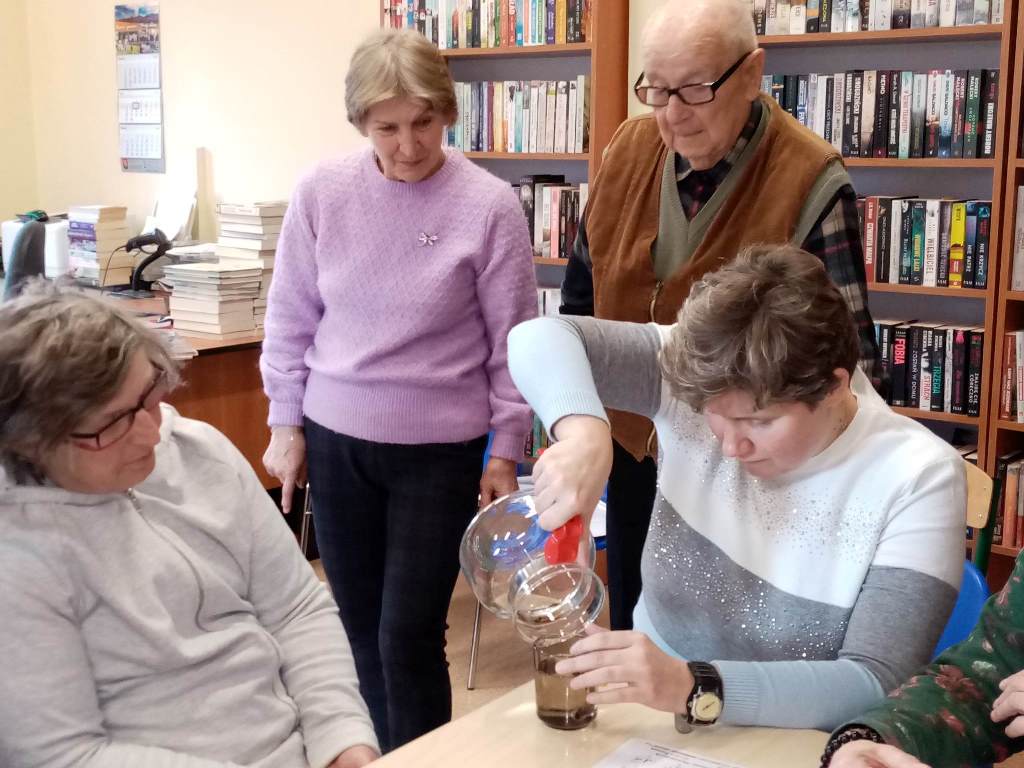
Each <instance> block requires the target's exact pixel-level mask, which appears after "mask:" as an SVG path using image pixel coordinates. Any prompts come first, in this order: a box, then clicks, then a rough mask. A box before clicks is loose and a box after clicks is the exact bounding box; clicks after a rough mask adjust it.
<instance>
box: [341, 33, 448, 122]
mask: <svg viewBox="0 0 1024 768" xmlns="http://www.w3.org/2000/svg"><path fill="white" fill-rule="evenodd" d="M404 97H408V98H414V99H421V100H422V101H425V102H426V103H427V104H429V105H430V107H431V109H433V110H434V111H435V112H438V113H440V114H442V115H444V116H445V117H446V118H449V119H450V120H451V121H453V122H454V120H455V119H456V118H457V117H458V114H459V107H458V102H457V101H456V99H455V86H454V85H453V84H452V76H451V74H450V73H449V72H448V64H447V63H446V62H445V60H444V57H443V56H441V54H440V52H438V50H437V47H436V46H435V45H434V44H433V43H431V42H430V41H429V40H427V39H426V38H425V37H424V36H423V35H421V34H420V33H419V32H416V31H415V30H412V29H382V30H380V31H378V32H375V33H373V34H372V35H370V36H369V37H368V38H366V40H364V41H363V42H362V43H361V44H360V46H359V47H358V48H356V51H355V53H353V54H352V61H351V63H350V64H349V68H348V74H347V75H345V109H346V111H347V112H348V121H349V122H350V123H352V125H354V126H355V127H356V128H359V129H360V130H361V129H362V127H363V122H364V121H365V120H366V113H367V112H369V111H370V107H372V106H373V105H374V104H378V103H380V102H382V101H387V100H388V99H393V98H404Z"/></svg>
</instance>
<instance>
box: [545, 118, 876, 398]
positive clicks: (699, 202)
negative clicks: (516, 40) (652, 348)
mask: <svg viewBox="0 0 1024 768" xmlns="http://www.w3.org/2000/svg"><path fill="white" fill-rule="evenodd" d="M762 109H763V108H762V106H761V102H760V100H755V101H754V102H753V104H752V105H751V109H750V116H749V117H748V118H747V122H746V124H745V125H744V126H743V130H742V131H741V132H740V137H739V139H737V140H736V144H735V146H733V148H732V149H731V150H730V151H729V153H728V154H727V155H726V156H725V157H723V158H722V159H721V160H719V161H718V162H717V163H715V165H713V166H712V167H711V168H708V169H707V170H704V171H695V170H694V169H693V168H691V167H690V164H689V163H688V162H687V160H686V159H685V158H683V157H682V156H680V155H679V154H678V153H677V154H676V156H675V163H676V181H677V185H678V190H679V201H680V202H681V203H682V206H683V210H684V211H685V212H686V216H687V218H688V219H691V220H692V219H693V217H694V216H696V215H697V213H698V212H699V211H700V209H701V208H703V207H704V206H705V205H706V204H707V202H708V201H709V200H710V199H711V197H712V195H714V193H715V190H716V189H718V187H719V185H720V184H721V183H722V181H723V180H724V179H725V177H726V176H728V175H729V172H730V171H731V170H732V167H733V164H734V163H735V162H736V160H737V159H738V158H739V156H740V153H741V152H742V151H743V149H744V148H745V147H746V146H747V143H748V142H749V141H750V138H751V137H752V136H753V135H754V132H755V131H756V130H757V125H758V122H759V121H760V119H761V110H762ZM860 238H861V235H860V218H859V216H858V215H857V195H856V193H855V192H854V191H853V187H851V186H850V185H849V184H847V185H846V186H844V187H842V188H841V189H840V190H839V191H838V192H837V193H836V197H835V202H834V203H833V204H832V206H831V207H830V208H828V209H827V210H826V211H825V213H823V214H822V216H821V218H820V219H818V221H817V222H816V223H815V225H814V226H813V227H811V231H810V232H809V233H808V234H807V238H806V239H805V240H804V242H803V243H802V245H801V247H802V248H803V249H804V250H805V251H807V252H808V253H813V254H814V255H815V256H817V257H818V258H819V259H821V261H822V263H823V264H824V265H825V269H826V271H827V272H828V274H829V277H831V278H832V282H834V283H835V284H836V287H838V288H839V292H840V293H842V295H843V298H844V299H846V304H847V306H849V308H850V312H851V313H852V314H853V319H854V321H855V322H856V324H857V332H858V335H859V337H860V349H861V352H860V358H861V367H862V368H863V370H864V372H865V373H866V374H867V375H868V378H870V379H871V380H872V382H873V383H874V385H875V388H876V389H880V390H881V389H882V388H883V382H882V381H881V361H880V359H879V354H878V344H877V342H876V340H875V326H874V322H873V321H872V319H871V313H870V312H869V311H868V306H867V285H866V279H865V274H864V253H863V251H862V250H861V239H860ZM561 312H562V314H565V315H592V314H594V282H593V275H592V274H591V262H590V247H589V244H588V242H587V233H586V231H585V228H584V226H583V221H582V219H581V221H580V227H579V232H578V233H577V237H576V242H575V243H574V244H573V253H572V258H571V259H570V260H569V264H568V266H567V267H566V271H565V279H564V280H563V282H562V307H561Z"/></svg>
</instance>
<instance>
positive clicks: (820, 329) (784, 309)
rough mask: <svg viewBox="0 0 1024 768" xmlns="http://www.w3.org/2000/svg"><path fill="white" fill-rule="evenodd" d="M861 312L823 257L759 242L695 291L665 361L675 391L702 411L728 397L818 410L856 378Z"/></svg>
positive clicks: (665, 351) (666, 349)
mask: <svg viewBox="0 0 1024 768" xmlns="http://www.w3.org/2000/svg"><path fill="white" fill-rule="evenodd" d="M859 357H860V343H859V337H858V335H857V328H856V325H855V323H854V320H853V315H852V314H851V313H850V309H849V307H848V306H847V304H846V301H845V300H844V299H843V296H842V294H841V293H840V292H839V289H838V288H836V286H835V284H834V283H833V282H832V281H831V279H829V276H828V274H827V273H826V271H825V267H824V266H823V265H822V263H821V260H820V259H818V257H816V256H813V255H811V254H809V253H807V252H806V251H802V250H800V249H799V248H797V247H796V246H793V245H754V246H750V247H748V248H746V249H744V250H743V251H742V252H741V253H740V254H739V255H738V256H737V257H736V258H735V259H734V260H733V261H731V262H729V263H727V264H726V265H725V266H723V267H721V268H720V269H719V270H718V271H716V272H712V273H710V274H708V275H705V277H704V279H703V280H701V281H700V282H698V283H697V284H696V285H694V287H693V289H692V290H691V292H690V296H689V298H688V299H687V300H686V302H685V303H684V304H683V307H682V309H681V310H679V318H678V324H677V325H676V326H675V328H673V330H672V334H671V336H670V338H669V341H668V342H667V344H666V345H665V347H664V349H663V351H662V356H661V368H662V372H663V374H664V376H665V379H666V380H667V381H668V383H669V386H670V387H671V389H672V392H673V394H674V395H675V396H676V397H678V398H679V399H680V400H683V401H684V402H685V403H687V404H688V405H689V406H690V407H691V408H693V409H694V410H696V411H702V410H703V409H704V406H705V405H706V404H707V402H708V401H709V400H711V399H712V398H714V397H716V396H718V395H721V394H724V393H726V392H729V391H733V390H739V391H743V392H746V393H747V394H749V395H750V396H751V397H752V398H753V399H754V402H755V403H756V405H757V407H758V408H764V407H765V406H768V405H771V404H773V403H782V402H801V403H804V404H806V405H809V406H811V407H814V406H815V405H817V404H818V403H819V402H821V401H822V400H823V399H824V398H825V397H826V396H827V395H828V394H829V393H830V392H831V391H832V390H833V389H835V387H836V384H837V379H836V377H835V371H836V369H838V368H842V369H844V370H845V371H847V373H849V374H851V375H852V374H853V371H854V368H855V367H856V365H857V360H858V359H859Z"/></svg>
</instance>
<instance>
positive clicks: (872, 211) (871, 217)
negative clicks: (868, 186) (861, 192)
mask: <svg viewBox="0 0 1024 768" xmlns="http://www.w3.org/2000/svg"><path fill="white" fill-rule="evenodd" d="M877 228H878V198H877V197H875V196H869V197H866V198H864V237H863V240H864V276H865V278H866V280H867V282H868V283H874V282H875V281H876V278H877V266H876V265H877V263H878V262H877V260H876V250H877V249H876V236H877Z"/></svg>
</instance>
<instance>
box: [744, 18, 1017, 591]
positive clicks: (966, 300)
mask: <svg viewBox="0 0 1024 768" xmlns="http://www.w3.org/2000/svg"><path fill="white" fill-rule="evenodd" d="M1021 23H1022V20H1020V19H1018V14H1017V0H1007V2H1006V4H1005V10H1004V20H1003V22H1002V23H1001V24H985V25H976V26H968V27H952V28H938V29H935V28H931V29H903V30H886V31H877V32H850V33H820V34H804V35H768V36H761V37H760V38H759V42H760V44H761V47H763V48H765V49H766V69H765V71H766V73H793V72H831V71H842V70H846V69H912V70H915V71H922V70H924V69H973V68H982V67H985V68H995V67H998V69H999V70H1000V76H999V96H998V99H999V101H998V109H997V114H996V119H997V124H996V145H995V147H996V148H995V157H994V158H991V159H959V158H954V159H937V158H923V159H909V160H898V159H875V158H846V159H845V161H844V162H845V164H846V167H847V168H848V169H849V171H850V175H851V177H852V178H853V182H854V186H855V188H856V189H857V192H858V193H859V194H863V195H885V194H917V195H921V196H927V197H939V196H951V197H979V198H991V200H992V222H991V234H990V263H989V277H988V286H987V288H985V289H984V290H978V289H956V288H926V287H921V286H908V285H889V284H880V283H875V284H871V285H869V299H868V300H869V308H870V309H871V312H872V315H873V317H875V318H878V319H880V318H882V317H900V316H903V317H912V316H916V317H918V319H920V320H922V321H925V320H936V321H941V320H946V321H948V322H958V323H961V322H962V323H965V324H967V323H969V324H971V325H984V328H985V331H986V333H985V345H984V353H983V363H982V391H981V409H980V414H981V415H980V416H979V417H969V416H962V415H956V414H949V413H935V412H927V411H921V410H918V409H913V408H894V410H896V411H897V412H899V413H903V414H905V415H907V416H910V417H912V418H915V419H918V420H920V421H921V422H922V423H926V424H928V425H929V426H930V427H932V428H933V429H935V430H936V431H937V432H939V433H940V434H943V433H944V431H946V432H948V431H949V430H951V429H953V428H955V427H961V428H964V427H966V428H968V429H970V430H976V433H977V444H978V458H979V465H980V466H981V467H982V468H983V469H985V470H986V471H987V472H988V473H989V474H994V472H995V465H996V457H997V456H998V455H999V453H1000V452H1002V451H1005V450H1007V449H1008V448H1010V447H1024V424H1022V425H1017V424H1012V425H1011V424H1005V423H1002V422H999V420H998V418H997V417H998V413H999V403H998V386H999V355H1000V350H1001V341H1000V339H1001V337H1002V334H1003V331H1004V329H1009V330H1015V329H1019V328H1024V294H1017V295H1014V294H1011V293H1010V292H1009V291H1008V287H1009V283H1010V279H1009V278H1010V266H1011V256H1012V248H1013V237H1012V233H1013V212H1012V208H1013V200H1014V199H1015V190H1016V185H1017V184H1024V159H1015V158H1017V154H1016V152H1015V151H1014V150H1013V149H1011V148H1010V147H1016V146H1017V143H1018V142H1019V138H1020V135H1021V130H1022V126H1021V118H1020V106H1021V105H1020V102H1021V95H1020V91H1021V88H1022V85H1024V84H1022V82H1021V68H1022V56H1024V48H1022V47H1018V46H1017V45H1016V41H1017V40H1018V39H1020V37H1019V36H1020V35H1022V34H1024V28H1021ZM826 56H827V57H828V58H827V59H826V58H825V57H826ZM780 60H781V61H780ZM820 62H828V63H827V65H826V66H824V67H822V66H821V63H820ZM1011 88H1012V90H1011ZM1011 142H1013V143H1012V144H1011ZM1004 233H1006V234H1004ZM901 310H902V312H901ZM965 318H966V319H965ZM1008 318H1009V320H1008ZM997 554H999V555H1008V554H1015V552H1012V551H1010V550H1007V549H1005V548H1002V547H995V548H994V549H993V555H997ZM992 563H993V565H992V566H991V570H992V577H991V579H990V580H991V581H992V582H993V583H996V584H998V583H1002V581H1004V580H1005V578H1006V573H1007V572H1008V567H1007V563H1009V565H1012V561H1010V560H1009V558H1008V557H993V559H992Z"/></svg>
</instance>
